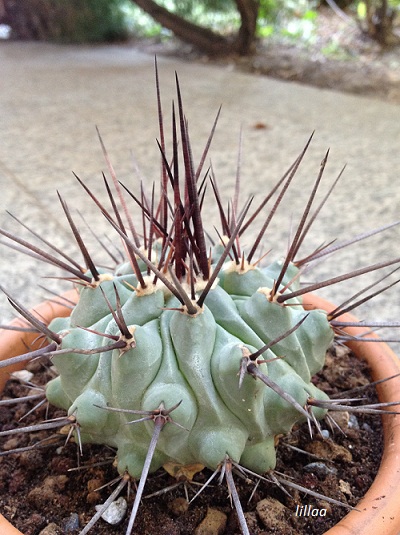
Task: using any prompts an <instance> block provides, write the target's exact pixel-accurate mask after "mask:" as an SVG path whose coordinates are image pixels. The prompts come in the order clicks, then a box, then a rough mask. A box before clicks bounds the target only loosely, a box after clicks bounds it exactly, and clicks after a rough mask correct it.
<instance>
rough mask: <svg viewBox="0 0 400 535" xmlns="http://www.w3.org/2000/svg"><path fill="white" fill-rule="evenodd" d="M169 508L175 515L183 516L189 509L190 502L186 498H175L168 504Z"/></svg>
mask: <svg viewBox="0 0 400 535" xmlns="http://www.w3.org/2000/svg"><path fill="white" fill-rule="evenodd" d="M168 509H169V510H170V511H171V513H172V514H173V515H174V516H181V515H183V514H184V513H186V511H187V510H188V509H189V502H188V501H187V500H186V498H175V500H172V502H170V503H169V504H168Z"/></svg>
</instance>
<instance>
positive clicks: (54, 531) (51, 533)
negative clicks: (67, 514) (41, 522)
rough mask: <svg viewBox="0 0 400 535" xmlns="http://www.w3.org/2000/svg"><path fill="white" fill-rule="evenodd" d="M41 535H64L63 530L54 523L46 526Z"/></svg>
mask: <svg viewBox="0 0 400 535" xmlns="http://www.w3.org/2000/svg"><path fill="white" fill-rule="evenodd" d="M39 535H63V532H62V529H61V528H60V527H59V526H57V524H55V523H54V522H51V524H49V525H48V526H46V527H45V528H44V529H42V531H41V532H40V533H39Z"/></svg>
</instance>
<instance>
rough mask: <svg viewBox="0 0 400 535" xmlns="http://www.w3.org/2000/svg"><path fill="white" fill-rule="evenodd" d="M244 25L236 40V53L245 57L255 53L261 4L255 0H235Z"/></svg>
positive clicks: (241, 26)
mask: <svg viewBox="0 0 400 535" xmlns="http://www.w3.org/2000/svg"><path fill="white" fill-rule="evenodd" d="M235 1H236V7H237V9H238V11H239V13H240V18H241V20H242V23H241V25H240V29H239V33H238V35H237V38H236V51H237V52H238V53H239V54H240V55H242V56H245V55H247V54H249V53H251V52H253V47H254V38H255V35H256V29H257V17H258V8H259V2H256V1H255V0H235Z"/></svg>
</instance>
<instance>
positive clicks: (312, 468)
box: [303, 462, 337, 477]
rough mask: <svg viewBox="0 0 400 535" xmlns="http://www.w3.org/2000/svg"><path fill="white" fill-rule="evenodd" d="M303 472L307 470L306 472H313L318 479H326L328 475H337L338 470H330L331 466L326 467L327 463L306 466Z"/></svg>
mask: <svg viewBox="0 0 400 535" xmlns="http://www.w3.org/2000/svg"><path fill="white" fill-rule="evenodd" d="M303 470H305V471H306V472H312V473H313V474H316V475H317V476H318V477H326V476H327V475H328V474H337V469H336V468H334V467H332V468H329V466H326V464H325V463H321V462H316V463H309V464H306V465H305V466H304V468H303Z"/></svg>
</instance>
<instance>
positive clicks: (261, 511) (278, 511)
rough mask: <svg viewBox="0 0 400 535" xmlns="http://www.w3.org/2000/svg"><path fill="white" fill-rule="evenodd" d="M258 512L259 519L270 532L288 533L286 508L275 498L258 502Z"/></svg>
mask: <svg viewBox="0 0 400 535" xmlns="http://www.w3.org/2000/svg"><path fill="white" fill-rule="evenodd" d="M256 510H257V514H258V517H259V519H260V520H261V522H262V523H263V525H264V526H265V527H266V528H267V529H268V530H271V531H272V530H273V531H274V532H276V533H286V527H287V522H286V518H285V516H286V515H285V512H286V507H285V506H284V505H283V504H282V503H281V502H280V501H278V500H276V499H275V498H265V500H261V501H260V502H258V504H257V507H256Z"/></svg>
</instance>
